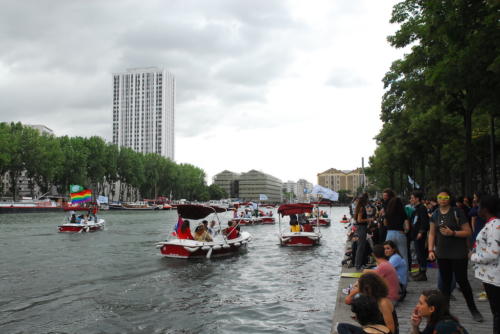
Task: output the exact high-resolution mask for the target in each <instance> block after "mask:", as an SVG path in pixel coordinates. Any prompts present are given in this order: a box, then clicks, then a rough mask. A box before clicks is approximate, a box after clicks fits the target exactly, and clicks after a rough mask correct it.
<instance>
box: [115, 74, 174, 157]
mask: <svg viewBox="0 0 500 334" xmlns="http://www.w3.org/2000/svg"><path fill="white" fill-rule="evenodd" d="M174 117H175V78H174V76H173V75H172V74H171V73H169V72H167V71H166V70H165V69H163V68H158V67H146V68H132V69H127V71H126V72H123V73H114V74H113V144H116V145H118V146H120V147H122V146H125V147H129V148H131V149H133V150H134V151H136V152H142V153H157V154H159V155H161V156H163V157H166V158H170V159H171V160H174Z"/></svg>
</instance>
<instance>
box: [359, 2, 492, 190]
mask: <svg viewBox="0 0 500 334" xmlns="http://www.w3.org/2000/svg"><path fill="white" fill-rule="evenodd" d="M499 12H500V2H499V1H494V0H491V1H488V0H425V1H424V0H406V1H402V2H400V3H398V4H397V5H396V6H394V8H393V12H392V19H391V22H392V23H397V24H400V27H399V30H398V31H397V32H396V33H395V34H394V35H393V36H389V37H388V40H389V43H390V44H391V45H392V46H394V47H396V48H408V49H409V50H410V52H409V53H407V54H405V56H404V57H403V58H402V59H399V60H396V61H394V62H393V63H392V66H391V68H390V70H389V72H388V73H387V74H386V75H385V77H384V79H383V82H384V86H385V88H386V92H385V94H384V96H383V99H382V111H381V120H382V122H383V127H382V129H381V131H380V133H379V134H378V135H377V136H376V140H377V144H378V147H377V149H376V151H375V153H374V155H373V156H372V157H370V168H368V169H367V171H366V173H367V175H368V177H369V178H370V179H371V181H372V182H374V183H375V185H376V186H377V187H378V188H385V187H391V188H393V189H396V190H397V191H398V192H405V191H408V190H410V189H412V188H417V187H419V188H421V189H423V190H425V191H427V192H428V193H434V192H435V191H436V190H437V189H438V188H440V187H442V186H445V187H448V188H450V189H451V190H452V191H454V192H456V193H461V194H466V195H471V194H472V193H473V191H475V190H482V191H490V192H493V193H498V189H497V172H496V169H497V165H496V154H497V153H496V148H497V145H498V143H497V141H496V137H495V132H496V131H497V127H496V125H495V119H496V117H497V116H498V115H499V113H500V45H499V43H500V29H499V23H498V22H499V17H500V16H499Z"/></svg>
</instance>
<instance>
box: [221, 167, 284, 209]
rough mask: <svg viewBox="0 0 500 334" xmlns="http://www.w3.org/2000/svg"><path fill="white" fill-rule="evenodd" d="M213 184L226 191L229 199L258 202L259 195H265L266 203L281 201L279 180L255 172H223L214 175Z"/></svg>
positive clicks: (281, 184) (280, 183)
mask: <svg viewBox="0 0 500 334" xmlns="http://www.w3.org/2000/svg"><path fill="white" fill-rule="evenodd" d="M213 182H214V183H215V184H217V185H218V186H220V187H221V188H223V189H224V190H226V192H227V193H228V194H230V196H231V198H239V199H240V200H242V201H255V202H258V201H260V195H266V196H267V200H266V202H281V201H282V186H283V183H282V182H281V180H280V179H278V178H276V177H274V176H271V175H269V174H265V173H263V172H259V171H256V170H250V171H249V172H247V173H242V174H237V173H233V172H230V171H227V170H225V171H223V172H221V173H219V174H217V175H215V176H214V178H213Z"/></svg>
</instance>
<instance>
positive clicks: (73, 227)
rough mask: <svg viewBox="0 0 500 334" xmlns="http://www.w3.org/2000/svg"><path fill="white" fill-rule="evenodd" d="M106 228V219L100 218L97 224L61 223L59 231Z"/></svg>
mask: <svg viewBox="0 0 500 334" xmlns="http://www.w3.org/2000/svg"><path fill="white" fill-rule="evenodd" d="M102 229H104V219H99V222H98V223H97V224H85V223H82V224H62V225H59V232H67V233H81V232H96V231H99V230H102Z"/></svg>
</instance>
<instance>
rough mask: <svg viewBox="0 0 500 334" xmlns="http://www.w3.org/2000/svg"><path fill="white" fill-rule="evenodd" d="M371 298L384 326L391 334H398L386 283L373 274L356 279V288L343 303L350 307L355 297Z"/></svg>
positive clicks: (394, 313)
mask: <svg viewBox="0 0 500 334" xmlns="http://www.w3.org/2000/svg"><path fill="white" fill-rule="evenodd" d="M359 294H362V295H365V296H370V297H373V298H375V299H376V300H377V304H378V310H379V311H380V313H381V314H382V318H383V319H384V324H385V326H387V328H389V330H390V331H391V333H392V334H398V333H399V321H398V315H397V313H396V308H395V307H394V304H393V302H392V300H390V299H389V298H388V297H389V288H388V286H387V284H386V281H385V280H384V279H383V278H382V277H381V276H379V275H377V274H375V273H365V274H363V275H361V277H360V278H359V279H358V282H357V286H355V287H354V288H352V290H351V291H350V292H349V295H348V296H347V297H346V298H345V303H346V304H348V305H351V304H352V302H353V301H354V299H355V298H356V296H357V295H359Z"/></svg>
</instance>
